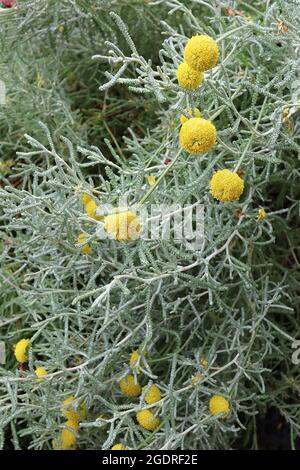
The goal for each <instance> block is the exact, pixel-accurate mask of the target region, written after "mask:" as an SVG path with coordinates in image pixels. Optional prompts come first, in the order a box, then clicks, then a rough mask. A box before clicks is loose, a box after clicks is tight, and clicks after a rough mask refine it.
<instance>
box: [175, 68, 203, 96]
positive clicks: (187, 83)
mask: <svg viewBox="0 0 300 470" xmlns="http://www.w3.org/2000/svg"><path fill="white" fill-rule="evenodd" d="M176 77H177V80H178V83H179V85H180V86H181V87H183V88H187V89H188V90H195V89H196V88H198V86H199V85H200V83H202V82H203V79H204V75H203V73H202V72H197V71H196V70H194V69H192V68H191V67H190V66H189V65H188V64H187V63H185V62H183V63H182V64H180V65H179V66H178V69H177V72H176Z"/></svg>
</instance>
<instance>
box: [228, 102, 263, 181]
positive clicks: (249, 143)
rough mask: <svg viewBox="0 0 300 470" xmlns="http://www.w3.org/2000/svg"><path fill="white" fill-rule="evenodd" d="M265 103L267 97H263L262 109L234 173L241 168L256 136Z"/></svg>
mask: <svg viewBox="0 0 300 470" xmlns="http://www.w3.org/2000/svg"><path fill="white" fill-rule="evenodd" d="M266 102H267V97H265V99H264V102H263V104H262V107H261V110H260V113H259V116H258V119H257V122H256V124H255V127H254V132H252V134H251V137H250V139H249V140H248V143H247V145H246V147H245V148H244V151H243V153H242V155H241V157H240V159H239V161H238V162H237V164H236V167H235V169H234V170H233V171H234V172H235V173H236V172H237V171H238V169H239V167H240V166H241V163H242V161H243V159H244V157H245V156H246V154H247V152H248V150H249V147H250V145H251V144H252V141H253V138H254V135H255V134H256V131H257V129H258V126H259V123H260V120H261V118H262V114H263V112H264V109H265V104H266Z"/></svg>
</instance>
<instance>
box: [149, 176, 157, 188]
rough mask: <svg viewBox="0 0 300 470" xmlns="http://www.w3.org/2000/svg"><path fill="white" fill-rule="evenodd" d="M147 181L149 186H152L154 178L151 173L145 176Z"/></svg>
mask: <svg viewBox="0 0 300 470" xmlns="http://www.w3.org/2000/svg"><path fill="white" fill-rule="evenodd" d="M147 181H148V184H149V186H154V185H155V181H156V178H155V176H153V175H149V176H147Z"/></svg>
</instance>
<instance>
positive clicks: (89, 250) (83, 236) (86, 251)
mask: <svg viewBox="0 0 300 470" xmlns="http://www.w3.org/2000/svg"><path fill="white" fill-rule="evenodd" d="M86 239H87V235H86V234H85V233H80V234H79V235H78V237H77V240H76V243H79V244H82V243H84V242H85V241H86ZM81 251H82V253H84V254H85V255H90V254H91V253H92V248H91V246H90V245H89V244H88V243H85V244H84V245H83V246H82V247H81Z"/></svg>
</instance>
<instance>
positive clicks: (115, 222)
mask: <svg viewBox="0 0 300 470" xmlns="http://www.w3.org/2000/svg"><path fill="white" fill-rule="evenodd" d="M121 211H122V208H117V209H116V212H115V213H114V214H109V215H107V216H105V217H104V230H105V231H106V232H107V233H108V235H109V236H110V237H111V238H113V239H114V240H119V241H126V240H127V241H128V240H134V239H135V238H137V237H138V235H139V233H140V231H141V223H140V220H139V218H138V217H137V215H136V214H135V213H134V212H131V211H125V210H124V209H123V212H121Z"/></svg>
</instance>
